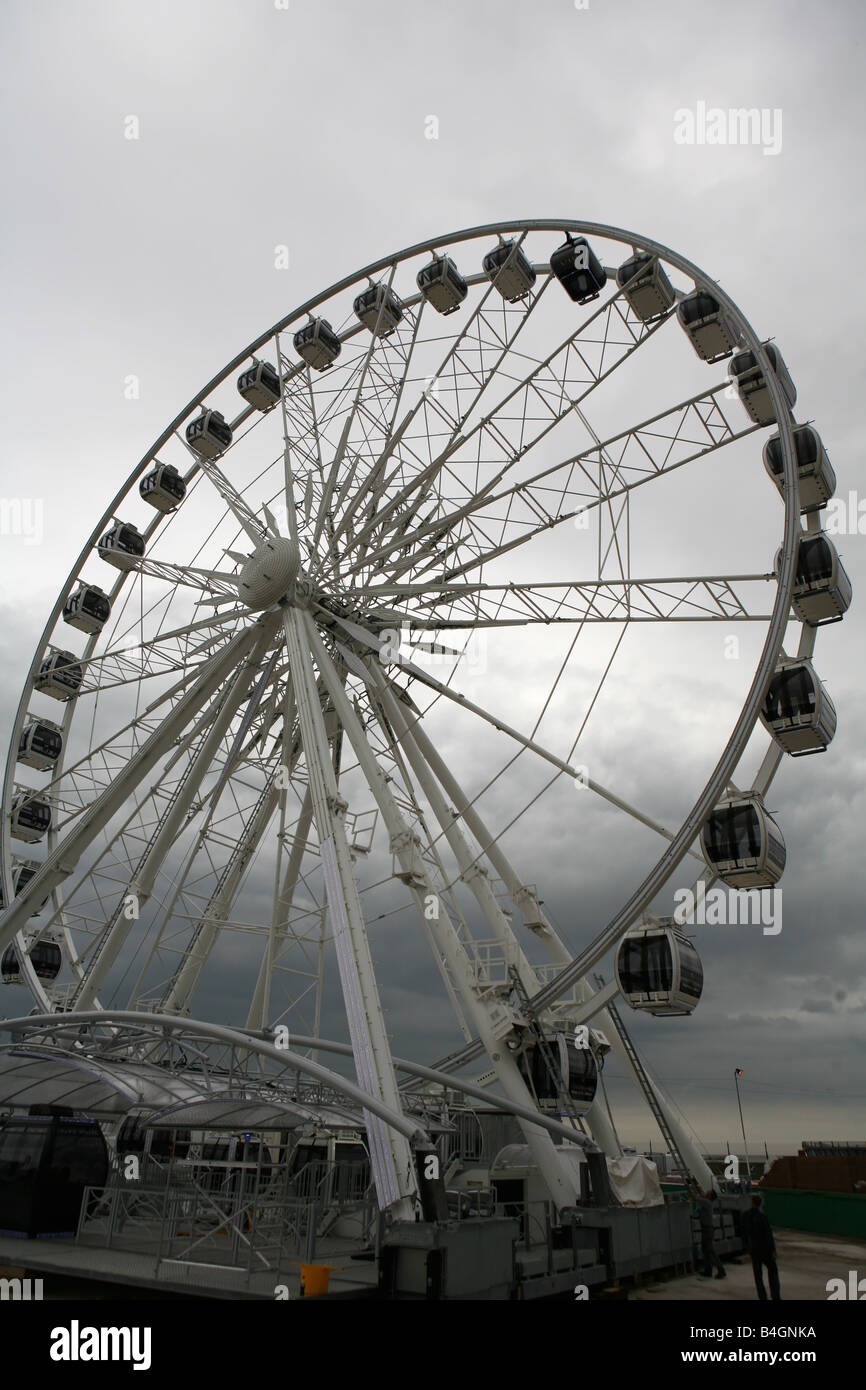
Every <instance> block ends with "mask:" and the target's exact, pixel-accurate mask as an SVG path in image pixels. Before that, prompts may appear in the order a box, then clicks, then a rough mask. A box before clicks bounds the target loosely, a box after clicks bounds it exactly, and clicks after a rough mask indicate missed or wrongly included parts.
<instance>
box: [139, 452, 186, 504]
mask: <svg viewBox="0 0 866 1390" xmlns="http://www.w3.org/2000/svg"><path fill="white" fill-rule="evenodd" d="M138 492H139V496H140V497H142V498H143V499H144V501H145V502H147V504H148V506H150V507H156V510H157V511H158V512H173V511H174V510H175V508H176V507H179V506H180V504H181V502H182V501H183V499H184V497H186V483H185V482H184V480H183V478H182V477H181V475H180V473H179V472H178V470H177V469H176V468H175V466H174V464H171V463H158V464H157V465H156V467H155V468H151V470H150V472H149V473H145V475H144V477H143V478H142V480H141V482H140V483H139V485H138Z"/></svg>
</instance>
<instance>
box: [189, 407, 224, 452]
mask: <svg viewBox="0 0 866 1390" xmlns="http://www.w3.org/2000/svg"><path fill="white" fill-rule="evenodd" d="M186 442H187V444H188V445H189V447H190V448H191V449H194V450H195V452H196V453H197V454H198V455H199V457H200V458H203V459H215V458H218V457H219V455H220V454H222V453H224V452H225V450H226V449H227V448H228V447H229V445H230V444H231V442H232V430H231V425H229V424H227V423H226V421H225V420H224V419H223V417H222V415H220V413H219V411H218V410H203V411H202V413H201V415H197V416H196V418H195V419H194V420H192V421H190V423H189V424H188V425H187V427H186Z"/></svg>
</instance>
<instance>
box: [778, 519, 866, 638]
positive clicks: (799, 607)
mask: <svg viewBox="0 0 866 1390" xmlns="http://www.w3.org/2000/svg"><path fill="white" fill-rule="evenodd" d="M781 557H782V552H781V550H779V551H778V552H777V554H776V565H775V572H776V574H778V573H779V569H780V565H781ZM851 592H852V590H851V580H850V579H849V578H848V575H847V573H846V571H845V569H844V567H843V565H842V561H841V560H840V559H839V556H838V555H837V553H836V547H835V546H834V545H833V543H832V541H829V540H828V539H827V537H826V536H825V535H824V533H823V531H812V532H809V533H804V534H803V535H801V536H800V537H799V539H798V541H797V559H796V563H795V570H794V587H793V589H792V590H791V607H792V608H793V609H794V612H795V613H796V615H797V617H798V618H799V619H800V621H801V622H803V623H806V624H807V626H809V627H824V626H826V624H827V623H838V622H841V620H842V618H843V616H844V614H845V613H846V612H847V609H848V607H849V605H850V603H851Z"/></svg>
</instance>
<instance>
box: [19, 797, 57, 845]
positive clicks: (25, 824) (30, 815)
mask: <svg viewBox="0 0 866 1390" xmlns="http://www.w3.org/2000/svg"><path fill="white" fill-rule="evenodd" d="M50 828H51V807H50V806H49V805H48V802H47V801H40V800H39V798H38V797H37V796H34V794H33V793H32V792H19V794H18V796H16V797H15V799H14V800H13V802H12V814H11V826H10V829H11V833H12V834H13V835H14V837H15V839H16V840H24V841H26V843H27V844H28V845H35V844H38V843H39V841H40V840H41V839H42V837H43V835H45V834H46V832H47V831H48V830H49V829H50Z"/></svg>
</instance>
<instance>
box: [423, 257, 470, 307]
mask: <svg viewBox="0 0 866 1390" xmlns="http://www.w3.org/2000/svg"><path fill="white" fill-rule="evenodd" d="M415 283H416V285H417V286H418V288H419V290H420V291H421V293H422V294H423V296H424V298H425V299H426V300H427V302H428V304H432V306H433V308H434V309H435V310H436V312H437V313H439V314H453V313H454V312H455V310H456V309H459V308H460V305H461V304H462V303H463V301H464V299H465V298H466V296H467V294H468V293H469V286H468V285H467V283H466V281H465V280H464V279H463V276H462V275H461V274H460V271H459V270H458V269H457V267H456V265H455V264H454V262H453V261H452V259H451V257H450V256H434V257H433V259H432V261H429V262H428V264H427V265H425V266H422V268H421V270H419V271H418V274H417V276H416V278H415Z"/></svg>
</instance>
